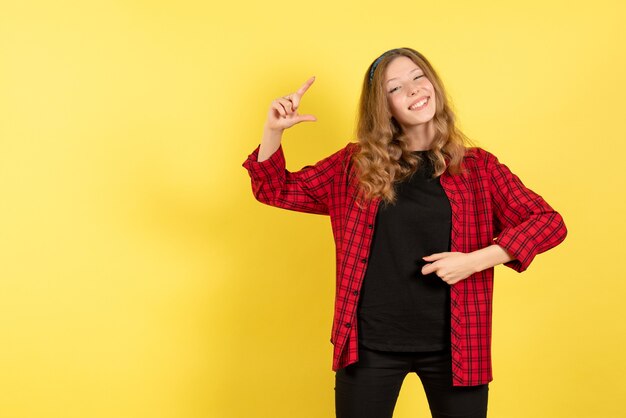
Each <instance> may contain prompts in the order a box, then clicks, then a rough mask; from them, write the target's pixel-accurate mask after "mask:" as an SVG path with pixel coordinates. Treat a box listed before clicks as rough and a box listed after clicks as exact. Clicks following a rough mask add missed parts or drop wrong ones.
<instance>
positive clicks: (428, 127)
mask: <svg viewBox="0 0 626 418" xmlns="http://www.w3.org/2000/svg"><path fill="white" fill-rule="evenodd" d="M313 81H314V79H313V78H311V79H309V80H308V81H307V82H306V83H305V84H304V85H303V86H302V87H301V88H300V89H299V90H298V91H296V92H295V93H292V94H289V95H287V96H284V97H281V98H278V99H276V100H274V101H273V102H272V104H271V107H270V110H269V114H268V117H267V122H266V125H265V128H264V133H263V138H262V140H261V144H260V146H259V147H258V148H257V149H256V150H254V152H253V153H252V154H250V156H249V157H248V159H247V160H246V161H245V162H244V164H243V166H244V167H245V168H246V169H247V170H248V172H249V175H250V177H251V179H252V189H253V192H254V195H255V197H256V198H257V199H258V200H259V201H261V202H263V203H266V204H269V205H272V206H277V207H281V208H285V209H290V210H297V211H301V212H308V213H317V214H326V215H330V221H331V224H332V229H333V234H334V238H335V243H336V257H337V260H336V261H337V289H336V300H335V315H334V321H333V327H332V335H331V342H332V343H333V345H334V359H333V370H335V371H336V383H335V404H336V413H337V417H339V418H347V417H355V418H370V417H371V418H382V417H391V416H392V415H393V409H394V406H395V403H396V400H397V397H398V393H399V391H400V387H401V385H402V381H403V379H404V378H405V376H406V375H407V373H409V372H416V373H417V375H418V376H419V378H420V380H421V382H422V384H423V386H424V390H425V393H426V396H427V399H428V403H429V406H430V410H431V413H432V416H433V417H438V418H440V417H485V416H486V414H487V395H488V383H489V382H490V381H491V380H492V372H491V312H492V290H493V273H494V269H493V267H494V266H496V265H498V264H504V265H506V266H508V267H510V268H512V269H514V270H516V271H518V272H522V271H524V270H526V268H528V266H529V264H530V263H531V261H532V260H533V258H534V257H535V256H536V255H537V254H539V253H542V252H544V251H546V250H548V249H550V248H552V247H554V246H556V245H558V244H559V243H560V242H562V241H563V239H565V236H566V234H567V230H566V227H565V224H564V223H563V219H562V217H561V216H560V215H559V214H558V213H557V212H556V211H554V209H552V207H551V206H550V205H549V204H548V203H546V201H545V200H544V199H543V198H542V197H541V196H539V195H538V194H537V193H535V192H533V191H532V190H530V189H528V188H527V187H525V186H524V184H523V183H522V182H521V181H520V179H519V178H518V177H517V176H516V175H515V174H513V173H512V172H511V171H510V170H509V169H508V168H507V166H506V165H504V164H502V163H500V162H499V161H498V159H497V158H496V157H495V156H494V155H493V154H491V153H489V152H487V151H485V150H483V149H481V148H478V147H470V146H468V140H467V138H466V137H465V136H464V135H463V134H462V133H461V132H460V131H459V130H458V129H457V128H456V126H455V116H454V113H453V112H452V110H451V109H450V107H449V105H448V100H447V97H446V93H445V90H444V87H443V84H442V82H441V80H440V79H439V77H438V76H437V74H436V73H435V70H434V69H433V67H432V66H431V64H430V63H429V62H428V60H427V59H426V58H425V57H424V56H423V55H422V54H420V53H419V52H417V51H415V50H413V49H410V48H400V49H393V50H390V51H387V52H385V53H384V54H382V55H381V56H380V57H378V58H377V59H376V60H375V61H374V62H373V63H372V64H371V65H370V67H369V68H368V70H367V72H366V74H365V78H364V81H363V88H362V93H361V101H360V108H359V115H358V128H357V136H358V138H357V139H358V143H348V144H347V145H346V146H345V147H344V148H342V149H341V150H339V151H337V152H336V153H334V154H333V155H331V156H329V157H327V158H325V159H323V160H321V161H319V162H318V163H316V164H315V165H312V166H307V167H304V168H303V169H301V170H300V171H297V172H293V173H292V172H289V171H287V170H286V169H285V158H284V155H283V152H282V147H281V138H282V134H283V132H284V130H285V129H287V128H290V127H292V126H293V125H295V124H297V123H299V122H303V121H314V120H315V117H314V116H312V115H306V114H305V115H302V114H300V113H299V112H298V108H299V106H300V102H301V99H302V97H303V95H304V94H305V92H306V91H307V89H308V88H309V87H310V86H311V84H312V83H313Z"/></svg>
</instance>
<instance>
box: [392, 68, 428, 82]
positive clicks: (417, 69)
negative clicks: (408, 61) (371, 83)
mask: <svg viewBox="0 0 626 418" xmlns="http://www.w3.org/2000/svg"><path fill="white" fill-rule="evenodd" d="M415 71H422V69H421V68H419V67H417V68H413V69H412V70H411V71H409V74H411V73H414V72H415ZM398 78H399V77H394V78H390V79H389V80H387V81H386V83H389V82H390V81H393V80H397V79H398Z"/></svg>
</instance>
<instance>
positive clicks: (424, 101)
mask: <svg viewBox="0 0 626 418" xmlns="http://www.w3.org/2000/svg"><path fill="white" fill-rule="evenodd" d="M428 102H430V97H423V98H422V99H420V100H418V101H417V102H415V103H413V104H412V105H411V106H409V110H421V109H423V108H424V107H426V105H427V104H428Z"/></svg>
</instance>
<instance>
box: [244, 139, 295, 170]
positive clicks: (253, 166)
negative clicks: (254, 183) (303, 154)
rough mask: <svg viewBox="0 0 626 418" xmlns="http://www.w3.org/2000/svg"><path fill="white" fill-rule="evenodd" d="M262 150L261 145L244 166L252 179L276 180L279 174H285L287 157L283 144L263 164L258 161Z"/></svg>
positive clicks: (249, 156)
mask: <svg viewBox="0 0 626 418" xmlns="http://www.w3.org/2000/svg"><path fill="white" fill-rule="evenodd" d="M260 148H261V145H259V146H257V147H256V148H255V149H254V151H252V153H251V154H250V155H248V158H247V159H246V160H245V161H244V162H243V164H242V166H243V167H244V168H245V169H246V170H248V173H249V174H250V177H252V178H255V179H267V178H276V176H277V175H278V174H282V173H284V171H285V155H284V154H283V146H282V144H280V145H279V146H278V149H277V150H276V151H275V152H274V153H273V154H272V155H270V157H269V158H268V159H267V160H264V161H261V162H259V161H258V156H259V149H260Z"/></svg>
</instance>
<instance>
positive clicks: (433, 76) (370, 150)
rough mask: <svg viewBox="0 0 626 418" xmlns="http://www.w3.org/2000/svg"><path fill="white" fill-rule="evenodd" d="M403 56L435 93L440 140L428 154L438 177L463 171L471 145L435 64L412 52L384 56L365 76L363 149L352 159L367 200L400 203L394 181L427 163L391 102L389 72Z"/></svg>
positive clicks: (361, 113)
mask: <svg viewBox="0 0 626 418" xmlns="http://www.w3.org/2000/svg"><path fill="white" fill-rule="evenodd" d="M399 56H405V57H408V58H410V59H411V60H412V61H413V62H414V63H415V64H416V65H417V66H418V67H419V68H420V69H421V70H422V71H423V72H424V75H425V76H426V78H428V80H429V81H430V82H431V84H432V85H433V87H434V90H435V98H436V100H435V102H436V110H435V115H434V117H433V119H432V123H433V124H434V130H435V136H434V139H433V142H432V146H431V148H430V150H429V151H428V153H426V155H427V158H429V159H430V160H431V161H432V162H433V167H434V174H433V178H434V177H437V176H439V175H441V174H442V173H443V172H444V171H445V170H446V169H447V170H448V171H449V172H450V173H452V174H457V173H460V172H462V171H463V168H462V161H463V156H464V155H465V149H466V145H469V144H471V143H472V142H471V140H470V139H469V138H468V137H467V136H465V134H463V133H462V132H461V131H460V130H459V129H458V128H457V127H456V125H455V115H454V112H453V111H452V109H451V105H450V101H449V99H448V97H447V95H446V92H445V90H444V87H443V83H442V82H441V79H440V78H439V76H438V75H437V73H436V72H435V70H434V68H433V67H432V65H431V64H430V62H428V60H427V59H426V58H425V57H424V56H423V55H422V54H420V53H419V52H417V51H415V50H414V49H411V48H399V49H392V50H390V51H387V52H385V53H384V54H383V55H381V56H380V57H378V58H377V59H376V60H375V61H374V62H372V64H371V65H370V66H369V68H368V69H367V72H366V73H365V78H364V80H363V88H362V90H361V99H360V104H359V111H358V116H357V128H356V137H357V139H358V141H359V144H360V150H359V151H358V152H356V153H355V154H354V155H353V156H352V162H353V163H354V165H355V167H356V169H357V171H358V178H359V185H360V192H361V196H362V197H364V198H366V199H372V198H381V199H382V200H384V201H385V202H387V203H394V202H395V200H396V193H395V190H394V183H397V182H400V181H402V180H404V179H406V178H408V177H409V176H410V175H411V174H413V173H414V172H415V171H416V169H417V167H418V166H419V165H420V164H421V163H422V161H421V159H420V157H419V156H417V155H416V154H412V153H411V151H410V150H409V149H408V143H407V141H406V139H405V137H404V133H403V132H402V128H401V127H400V125H399V124H398V122H397V121H396V120H395V119H394V118H393V116H392V115H391V111H390V109H389V105H388V101H387V91H386V89H385V85H384V81H385V80H384V78H385V77H384V75H385V69H386V68H387V66H388V65H389V63H390V62H391V61H393V60H394V59H395V58H397V57H399ZM370 77H371V79H370Z"/></svg>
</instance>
